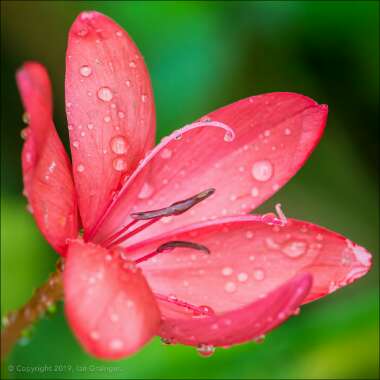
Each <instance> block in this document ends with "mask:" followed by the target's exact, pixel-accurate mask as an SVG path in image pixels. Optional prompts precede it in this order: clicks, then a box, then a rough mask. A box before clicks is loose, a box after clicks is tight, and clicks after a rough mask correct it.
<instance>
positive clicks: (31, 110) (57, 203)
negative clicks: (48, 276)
mask: <svg viewBox="0 0 380 380" xmlns="http://www.w3.org/2000/svg"><path fill="white" fill-rule="evenodd" d="M16 79H17V85H18V88H19V91H20V93H21V98H22V102H23V105H24V107H25V109H26V112H27V115H28V119H29V127H28V128H27V129H26V131H25V139H26V141H25V144H24V147H23V151H22V170H23V179H24V194H25V195H26V197H27V198H28V201H29V207H30V211H32V212H33V215H34V218H35V220H36V222H37V225H38V227H39V229H40V230H41V232H42V234H43V235H44V236H45V238H46V239H47V241H48V242H49V243H50V244H51V245H52V246H53V247H54V249H55V250H56V251H58V252H59V253H61V254H63V253H64V252H65V249H66V239H68V238H73V237H75V236H76V234H77V233H78V217H77V204H76V198H75V190H74V184H73V179H72V176H71V164H70V161H69V159H68V157H67V154H66V151H65V149H64V147H63V145H62V143H61V140H60V139H59V136H58V134H57V132H56V130H55V126H54V123H53V120H52V96H51V88H50V81H49V77H48V74H47V72H46V70H45V68H44V67H43V66H42V65H40V64H39V63H35V62H28V63H26V64H24V66H23V67H22V68H21V69H20V70H19V71H18V72H17V77H16Z"/></svg>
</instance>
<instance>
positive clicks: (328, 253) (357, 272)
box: [17, 12, 371, 359]
mask: <svg viewBox="0 0 380 380" xmlns="http://www.w3.org/2000/svg"><path fill="white" fill-rule="evenodd" d="M17 83H18V86H19V89H20V92H21V97H22V101H23V104H24V106H25V109H26V112H27V115H28V119H29V126H28V128H27V129H26V130H25V133H24V137H25V139H26V141H25V144H24V147H23V152H22V167H23V176H24V187H25V195H26V197H27V198H28V201H29V205H30V210H31V212H32V213H33V215H34V218H35V220H36V222H37V224H38V227H39V229H40V230H41V232H42V234H43V235H44V237H45V238H46V239H47V241H48V242H49V243H50V244H51V245H52V247H53V248H54V249H55V250H56V251H57V252H58V253H59V254H60V255H62V256H64V257H65V268H64V273H63V276H64V277H63V280H64V301H65V312H66V315H67V319H68V322H69V324H70V326H71V328H72V330H73V332H74V334H75V335H76V337H77V339H78V340H79V342H80V343H81V344H82V346H83V347H84V348H85V349H86V350H87V351H88V352H89V353H91V354H92V355H95V356H97V357H100V358H107V359H118V358H121V357H125V356H128V355H130V354H132V353H134V352H136V351H137V350H138V349H139V348H140V347H141V346H142V345H144V344H145V343H146V342H147V341H149V340H150V339H151V338H152V337H153V336H154V335H160V336H161V337H162V338H163V339H164V340H165V341H166V342H176V343H182V344H186V345H192V346H196V347H198V348H199V350H200V351H201V352H202V353H203V354H205V355H207V354H209V353H211V352H212V350H213V346H230V345H233V344H238V343H242V342H246V341H248V340H252V339H256V338H258V337H260V336H261V335H263V334H265V333H267V332H268V331H270V330H272V329H273V328H275V327H276V326H278V325H279V324H281V323H283V322H284V320H286V319H287V318H288V317H290V316H291V315H293V314H295V313H297V310H298V309H299V307H300V306H301V305H302V304H305V303H307V302H310V301H312V300H315V299H317V298H320V297H322V296H325V295H327V294H329V293H331V292H332V291H335V290H336V289H338V288H339V287H342V286H345V285H347V284H349V283H351V282H353V281H354V280H356V279H358V278H359V277H361V276H363V275H364V274H366V273H367V271H368V270H369V268H370V265H371V256H370V254H369V253H368V252H367V251H366V250H365V249H364V248H362V247H360V246H358V245H356V244H354V243H352V242H351V241H350V240H348V239H346V238H344V237H342V236H340V235H338V234H337V233H335V232H331V231H329V230H327V229H325V228H322V227H319V226H316V225H314V224H311V223H308V222H303V221H298V220H294V219H288V220H286V218H284V216H283V215H282V214H281V212H280V218H277V217H274V216H271V215H269V216H268V215H266V216H259V215H251V214H249V212H250V211H251V210H252V209H254V208H256V207H257V206H259V205H260V204H262V203H263V202H264V201H265V200H266V199H268V198H269V197H270V196H271V195H272V194H274V193H275V192H276V191H278V190H279V189H280V188H281V187H282V186H283V185H284V184H285V183H286V182H287V181H288V180H290V179H291V178H292V177H293V176H294V175H295V173H296V172H297V171H298V170H299V169H300V167H301V166H302V165H303V163H304V162H305V160H306V159H307V157H308V156H309V154H310V153H311V151H312V150H313V149H314V147H315V146H316V144H317V143H318V141H319V139H320V137H321V135H322V133H323V129H324V127H325V123H326V118H327V106H325V105H319V104H317V103H316V102H315V101H313V100H311V99H310V98H307V97H305V96H303V95H299V94H294V93H285V92H279V93H270V94H265V95H259V96H253V97H250V98H247V99H243V100H240V101H238V102H236V103H233V104H231V105H228V106H226V107H223V108H220V109H218V110H216V111H214V112H212V113H210V114H208V115H206V116H205V117H203V118H201V119H199V120H198V121H197V122H195V123H192V124H190V125H188V126H186V127H184V128H182V129H180V130H178V131H176V132H174V133H173V134H171V135H170V136H169V137H166V138H164V139H163V140H162V141H161V143H160V144H158V145H157V146H156V147H155V148H153V144H154V141H155V110H154V101H153V94H152V88H151V84H150V79H149V74H148V71H147V69H146V66H145V64H144V61H143V58H142V56H141V54H140V52H139V51H138V49H137V47H136V46H135V44H134V43H133V41H132V40H131V38H130V37H129V36H128V34H127V33H126V32H125V31H124V30H122V29H121V28H120V27H119V26H118V25H117V24H115V23H114V22H113V21H112V20H110V19H109V18H107V17H105V16H104V15H102V14H99V13H97V12H85V13H82V14H80V15H79V16H78V18H77V19H76V20H75V22H74V24H73V25H72V27H71V30H70V33H69V41H68V49H67V58H66V83H65V91H66V111H67V119H68V129H69V134H70V145H71V155H72V164H71V162H70V160H69V158H68V156H67V154H66V152H65V149H64V147H63V145H62V143H61V141H60V139H59V137H58V135H57V133H56V130H55V127H54V124H53V119H52V96H51V89H50V83H49V78H48V75H47V73H46V71H45V69H44V68H43V67H42V66H41V65H40V64H38V63H33V62H30V63H26V64H25V65H24V66H23V67H22V68H21V69H20V70H19V71H18V73H17ZM152 148H153V149H152ZM279 211H280V209H279ZM80 228H83V237H81V236H80V234H79V229H80Z"/></svg>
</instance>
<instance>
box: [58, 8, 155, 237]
mask: <svg viewBox="0 0 380 380" xmlns="http://www.w3.org/2000/svg"><path fill="white" fill-rule="evenodd" d="M84 14H91V17H87V16H86V17H83V15H84ZM83 30H85V31H86V33H83V32H81V31H83ZM69 57H70V58H69ZM130 57H134V61H135V63H136V65H135V67H133V68H131V67H130V65H129V62H130ZM127 80H128V81H129V83H130V84H131V85H130V86H126V85H125V82H126V81H127ZM65 90H66V104H70V108H69V112H68V113H67V118H68V123H69V125H71V126H72V128H70V130H69V132H70V140H71V141H79V143H80V145H79V147H78V149H73V151H72V157H73V164H74V167H76V166H78V165H79V164H81V165H83V166H84V167H85V168H86V170H85V171H84V172H79V173H78V172H77V171H74V179H75V185H76V188H77V191H78V195H79V209H80V214H81V219H82V222H83V225H84V229H85V231H87V230H88V229H89V228H91V227H92V226H93V224H94V223H95V222H96V220H97V219H98V218H99V217H100V215H101V214H102V213H103V212H104V210H105V208H106V206H107V204H108V203H109V202H110V201H111V194H112V192H113V191H115V190H117V189H118V187H119V186H120V185H121V181H122V178H123V176H124V175H130V174H131V173H132V171H133V170H134V169H135V167H136V165H137V164H138V162H139V160H140V159H141V158H142V157H143V155H144V154H145V152H146V151H147V150H148V149H150V148H151V147H152V146H153V144H154V135H155V111H154V101H153V94H152V89H151V84H150V79H149V74H148V72H147V69H146V67H145V64H144V60H143V58H142V56H141V54H140V52H139V51H138V49H137V47H136V45H135V44H134V43H133V41H132V39H131V38H130V37H129V36H128V34H127V33H126V32H125V31H124V30H122V29H121V27H120V26H118V25H117V24H116V23H115V22H114V21H112V20H111V19H109V18H108V17H106V16H104V15H102V14H100V13H97V12H87V13H82V14H80V15H79V16H78V17H77V19H76V20H75V22H74V24H73V25H72V27H71V30H70V33H69V42H68V49H67V60H66V83H65ZM89 94H91V96H89ZM79 126H91V128H88V129H89V131H87V132H86V134H85V135H83V133H81V131H80V127H79ZM110 148H111V149H110ZM127 151H128V154H127V155H125V156H124V157H123V158H122V159H120V158H117V157H116V155H117V154H125V153H126V152H127ZM104 152H106V153H104ZM93 189H96V192H94V194H92V196H91V197H89V196H88V195H89V192H90V191H92V190H93Z"/></svg>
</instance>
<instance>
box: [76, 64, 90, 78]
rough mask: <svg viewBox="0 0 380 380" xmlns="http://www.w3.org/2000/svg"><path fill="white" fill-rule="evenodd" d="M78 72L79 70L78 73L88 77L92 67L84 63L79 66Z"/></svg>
mask: <svg viewBox="0 0 380 380" xmlns="http://www.w3.org/2000/svg"><path fill="white" fill-rule="evenodd" d="M79 72H80V75H82V77H89V76H90V75H91V74H92V69H91V67H90V66H87V65H84V66H81V68H80V69H79Z"/></svg>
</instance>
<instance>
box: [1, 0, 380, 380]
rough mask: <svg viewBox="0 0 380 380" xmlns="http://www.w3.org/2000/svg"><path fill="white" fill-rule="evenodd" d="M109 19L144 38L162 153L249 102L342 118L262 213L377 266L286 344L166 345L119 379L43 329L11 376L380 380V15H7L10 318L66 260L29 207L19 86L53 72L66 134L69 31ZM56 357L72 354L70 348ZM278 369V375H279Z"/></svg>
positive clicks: (35, 6)
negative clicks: (335, 238)
mask: <svg viewBox="0 0 380 380" xmlns="http://www.w3.org/2000/svg"><path fill="white" fill-rule="evenodd" d="M90 9H94V10H97V11H99V12H103V13H105V14H107V15H108V16H109V17H111V18H113V19H114V20H115V21H117V22H118V23H119V24H120V25H122V26H123V27H124V28H125V29H126V30H127V31H128V33H129V34H130V35H131V36H132V38H133V39H134V41H135V42H136V44H137V45H138V47H139V49H140V50H141V52H142V54H143V56H144V57H145V60H146V63H147V65H148V68H149V70H150V74H151V78H152V83H153V88H154V94H155V99H156V108H157V118H158V120H157V126H158V137H159V138H161V137H162V136H164V135H167V134H168V133H170V132H171V131H172V130H174V129H177V128H179V127H180V126H182V125H184V124H186V123H189V122H191V121H194V120H195V119H197V118H198V117H200V116H202V115H203V114H206V113H208V112H209V111H211V110H213V109H216V108H218V107H220V106H223V105H226V104H228V103H232V102H233V101H236V100H238V99H240V98H244V97H247V96H250V95H255V94H260V93H265V92H272V91H292V92H299V93H302V94H305V95H307V96H310V97H311V98H313V99H315V100H316V101H318V102H319V103H326V104H328V105H329V119H328V125H327V129H326V132H325V135H324V137H323V139H322V141H321V143H320V145H319V146H318V147H317V149H316V150H315V152H314V153H313V155H312V157H311V158H310V160H309V161H308V163H307V164H306V166H305V167H304V168H303V169H302V170H301V171H300V173H299V174H298V175H297V176H296V177H295V178H294V179H293V180H292V181H291V182H290V183H289V185H287V186H286V187H285V188H284V189H281V191H279V192H278V193H277V194H276V196H275V197H274V198H273V199H271V200H270V201H269V202H267V204H266V205H264V206H262V207H261V208H260V210H262V211H266V210H273V205H274V204H275V203H276V202H278V201H280V202H281V203H282V204H283V207H284V209H285V211H286V212H287V214H288V215H289V216H292V217H296V218H299V219H305V220H310V221H312V222H314V223H317V224H320V225H323V226H326V227H328V228H331V229H333V230H336V231H337V232H339V233H341V234H343V235H346V236H348V237H350V238H351V239H352V240H353V241H355V242H357V243H358V244H361V245H363V246H365V247H366V248H367V249H368V250H369V251H371V252H372V253H373V255H374V263H375V264H374V268H373V269H372V271H371V273H370V274H369V275H368V276H366V277H365V278H363V279H361V280H360V281H359V282H358V283H355V284H354V285H352V286H349V287H347V288H345V289H343V290H340V291H339V292H337V293H336V294H334V295H331V296H329V297H328V298H326V299H324V300H321V301H318V302H316V303H313V304H311V305H308V306H306V307H305V309H303V310H304V311H302V313H301V315H300V316H298V317H297V318H293V319H291V320H290V321H288V322H287V323H286V324H285V325H284V326H282V327H281V328H280V329H278V330H276V331H275V332H273V333H271V334H270V335H269V336H268V338H267V341H266V342H265V343H264V344H262V345H254V344H247V345H244V346H239V347H236V348H233V349H231V350H220V351H219V350H218V351H217V352H216V354H215V355H214V356H213V357H212V358H209V359H202V358H198V357H197V355H196V353H195V352H193V351H194V350H192V349H190V348H187V347H162V346H161V344H160V343H159V341H158V340H157V341H154V342H153V343H152V344H150V345H149V346H148V347H146V348H145V349H144V350H143V351H142V352H141V353H139V354H138V355H136V356H134V357H133V358H131V359H126V360H124V361H122V362H119V363H113V364H110V363H106V364H104V363H103V364H102V362H97V361H95V360H94V359H91V358H89V357H88V356H87V355H86V354H84V353H83V352H82V350H81V348H80V347H79V346H78V345H77V343H76V342H75V341H74V339H73V337H72V336H71V332H70V331H69V329H68V327H67V326H66V323H65V321H64V318H63V316H62V311H61V309H59V311H58V313H57V314H58V315H55V316H54V317H53V318H51V319H45V320H42V321H41V322H39V323H38V324H37V325H36V326H35V332H34V334H33V336H32V337H31V339H30V342H28V344H25V345H20V346H19V347H17V349H16V350H15V351H14V353H13V355H12V356H11V357H10V359H9V362H8V363H7V365H8V364H11V365H17V364H18V363H21V364H23V365H29V366H38V365H43V364H45V363H50V364H51V365H55V364H59V363H62V364H65V363H66V364H68V363H70V364H71V365H73V366H75V365H82V366H85V365H95V364H96V365H99V366H102V365H104V366H111V365H112V366H114V367H115V368H116V367H117V366H119V367H120V368H121V369H120V370H119V371H115V372H112V373H104V372H103V373H102V372H100V371H98V372H96V371H95V372H93V373H91V374H90V373H88V372H87V373H86V372H81V371H74V372H71V373H67V372H66V373H55V374H52V373H44V374H42V373H37V374H30V373H29V374H28V373H22V372H17V371H15V372H12V373H11V372H9V371H8V370H7V367H6V366H4V368H3V376H4V377H8V378H53V377H54V378H104V377H108V378H188V377H193V378H258V379H259V378H292V379H293V378H294V379H296V378H310V379H311V378H331V379H333V378H334V379H336V378H339V379H340V378H342V379H343V378H350V379H351V378H355V379H356V378H371V379H372V378H378V369H379V359H378V354H379V338H378V332H379V326H378V323H379V276H378V246H379V244H378V227H379V207H378V196H379V189H378V172H379V161H378V152H379V139H378V133H379V129H378V128H379V123H378V121H379V120H378V117H379V115H378V110H379V2H378V1H293V2H288V1H233V2H232V1H231V2H227V1H226V2H224V1H209V2H204V1H194V2H192V1H188V2H176V1H171V2H161V1H152V2H147V1H139V2H138V1H136V2H134V1H128V2H126V1H54V2H49V1H2V2H1V57H2V65H1V95H2V96H1V105H2V112H1V204H2V212H1V237H2V239H1V264H2V268H1V273H2V279H1V287H2V289H1V295H2V302H1V308H2V314H3V313H4V312H6V311H7V310H9V309H11V308H14V307H18V306H20V305H22V303H23V302H25V301H26V300H27V298H28V297H29V296H30V294H31V291H32V289H33V288H34V287H36V286H38V285H39V284H41V283H42V282H43V281H44V279H45V278H46V277H47V274H48V273H49V271H51V270H52V269H53V267H54V262H55V260H56V254H55V253H54V252H53V251H52V250H51V249H50V248H49V246H48V245H47V243H46V242H45V241H44V240H43V238H42V237H41V236H40V234H39V232H38V230H37V228H36V227H35V226H34V221H33V219H32V218H31V216H30V215H29V214H28V213H27V212H26V211H25V206H26V201H25V199H24V198H23V197H22V195H21V191H22V176H21V162H20V152H21V148H22V140H21V138H20V131H21V129H22V128H23V127H24V125H23V123H22V120H21V115H22V113H23V109H22V106H21V102H20V99H19V95H18V92H17V88H16V84H15V72H16V70H17V68H18V67H20V66H21V65H22V63H23V62H24V61H27V60H36V61H39V62H41V63H43V64H44V65H46V67H47V69H48V71H49V73H50V75H51V79H52V84H53V89H54V102H55V122H56V126H57V128H58V130H59V133H60V135H61V136H62V138H63V140H64V141H65V142H66V143H67V141H68V137H67V130H66V119H65V113H64V72H65V49H66V43H67V41H66V39H67V32H68V29H69V27H70V25H71V23H72V22H73V20H74V19H75V17H76V16H77V15H78V13H79V12H81V11H83V10H90ZM57 342H59V343H58V345H59V347H56V345H57ZM274 363H276V365H273V364H274Z"/></svg>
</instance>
